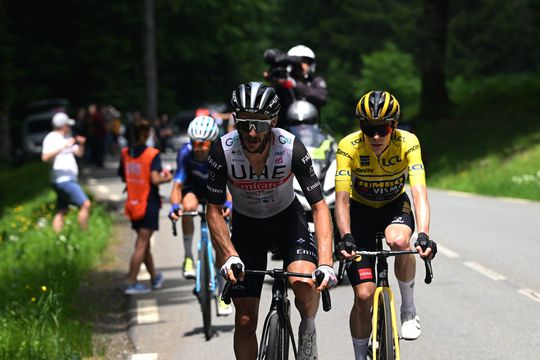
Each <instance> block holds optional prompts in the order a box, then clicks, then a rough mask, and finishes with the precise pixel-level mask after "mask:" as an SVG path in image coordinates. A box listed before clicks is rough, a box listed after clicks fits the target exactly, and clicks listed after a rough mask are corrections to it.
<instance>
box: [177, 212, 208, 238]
mask: <svg viewBox="0 0 540 360" xmlns="http://www.w3.org/2000/svg"><path fill="white" fill-rule="evenodd" d="M176 215H178V214H176ZM204 215H205V213H204V212H203V211H185V212H183V213H182V215H178V216H204ZM171 223H172V233H173V236H177V235H178V231H177V229H176V221H175V220H173V219H171Z"/></svg>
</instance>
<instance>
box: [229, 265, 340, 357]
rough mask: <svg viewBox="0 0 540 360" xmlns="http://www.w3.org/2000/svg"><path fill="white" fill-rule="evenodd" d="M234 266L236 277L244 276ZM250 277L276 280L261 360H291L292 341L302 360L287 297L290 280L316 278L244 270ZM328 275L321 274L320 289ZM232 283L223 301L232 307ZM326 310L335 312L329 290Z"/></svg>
mask: <svg viewBox="0 0 540 360" xmlns="http://www.w3.org/2000/svg"><path fill="white" fill-rule="evenodd" d="M232 266H233V271H234V273H235V274H239V273H240V269H239V268H238V267H237V266H236V265H232ZM244 272H245V274H246V276H265V275H268V276H270V277H272V278H273V279H274V281H273V284H272V303H271V305H270V310H269V312H268V315H266V318H265V320H264V325H263V332H262V336H261V342H260V344H259V355H258V357H257V359H259V360H263V359H264V360H286V359H289V341H290V343H291V344H292V348H293V354H294V358H295V359H296V358H297V356H298V350H297V348H296V342H295V340H294V333H293V330H292V326H291V318H290V314H291V303H290V301H289V299H288V297H287V292H288V289H289V281H288V278H289V277H291V276H292V277H301V278H312V276H313V275H312V274H302V273H295V272H289V271H285V270H283V269H273V270H244ZM323 279H324V275H323V274H322V273H320V272H319V273H318V274H317V278H316V280H317V284H318V285H320V283H321V282H322V280H323ZM230 286H231V282H230V281H227V283H226V284H225V287H224V288H223V293H222V297H221V298H222V299H223V301H224V302H225V303H226V304H230V303H231V297H230ZM322 299H323V309H324V311H330V309H331V308H332V304H331V300H330V293H329V291H328V289H324V290H323V292H322Z"/></svg>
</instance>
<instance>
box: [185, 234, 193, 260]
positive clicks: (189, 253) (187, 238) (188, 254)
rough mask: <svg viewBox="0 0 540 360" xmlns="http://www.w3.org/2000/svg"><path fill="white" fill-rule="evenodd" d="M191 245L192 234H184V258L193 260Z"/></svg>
mask: <svg viewBox="0 0 540 360" xmlns="http://www.w3.org/2000/svg"><path fill="white" fill-rule="evenodd" d="M192 245H193V234H184V256H185V257H189V258H191V259H193V251H191V247H192Z"/></svg>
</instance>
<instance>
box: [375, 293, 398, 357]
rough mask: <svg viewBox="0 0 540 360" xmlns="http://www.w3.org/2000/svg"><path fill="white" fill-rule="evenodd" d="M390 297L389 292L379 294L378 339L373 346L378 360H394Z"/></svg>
mask: <svg viewBox="0 0 540 360" xmlns="http://www.w3.org/2000/svg"><path fill="white" fill-rule="evenodd" d="M390 307H391V304H390V297H389V295H388V293H387V292H385V291H382V292H381V293H379V306H378V318H377V338H376V339H375V343H374V344H373V352H374V353H375V355H376V357H374V359H377V360H394V359H395V358H396V357H395V349H394V331H393V328H392V315H391V308H390Z"/></svg>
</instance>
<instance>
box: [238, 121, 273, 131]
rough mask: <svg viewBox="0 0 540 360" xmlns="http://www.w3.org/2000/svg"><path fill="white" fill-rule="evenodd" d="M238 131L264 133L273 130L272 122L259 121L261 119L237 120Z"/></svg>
mask: <svg viewBox="0 0 540 360" xmlns="http://www.w3.org/2000/svg"><path fill="white" fill-rule="evenodd" d="M235 120H236V121H235V123H236V129H238V131H242V132H250V131H251V130H255V132H258V133H260V132H263V131H267V130H270V129H271V128H272V120H259V119H238V118H236V119H235Z"/></svg>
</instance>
